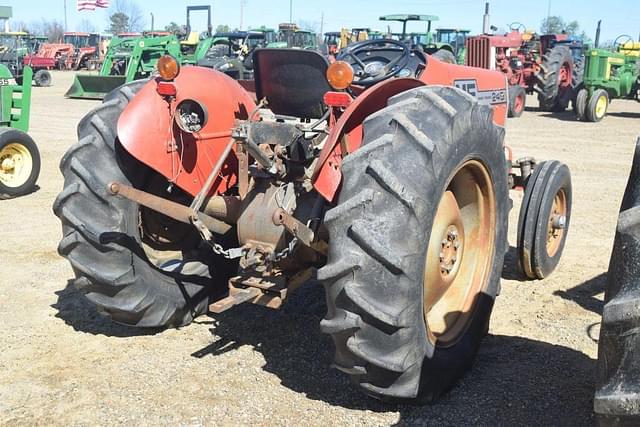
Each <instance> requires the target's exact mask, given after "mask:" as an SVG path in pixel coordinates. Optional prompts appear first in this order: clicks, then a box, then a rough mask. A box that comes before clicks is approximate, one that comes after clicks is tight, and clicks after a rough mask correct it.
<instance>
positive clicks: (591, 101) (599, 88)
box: [574, 35, 640, 122]
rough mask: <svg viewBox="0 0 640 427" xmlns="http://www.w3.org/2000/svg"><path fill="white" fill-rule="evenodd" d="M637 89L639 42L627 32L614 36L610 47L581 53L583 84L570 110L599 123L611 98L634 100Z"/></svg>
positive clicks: (581, 117)
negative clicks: (612, 45)
mask: <svg viewBox="0 0 640 427" xmlns="http://www.w3.org/2000/svg"><path fill="white" fill-rule="evenodd" d="M639 90H640V43H639V42H635V41H634V40H633V38H631V37H630V36H627V35H622V36H620V37H618V38H617V39H616V40H615V42H614V50H613V51H609V50H606V49H599V48H594V49H591V50H589V51H587V53H586V55H585V65H584V77H583V84H582V86H581V88H580V89H579V90H578V94H577V95H576V100H575V104H574V110H575V113H576V117H577V119H578V120H582V121H587V122H599V121H600V120H602V119H603V118H604V116H606V114H607V109H608V107H609V103H610V102H611V100H613V99H616V98H626V99H635V100H636V101H639V100H640V99H638V91H639Z"/></svg>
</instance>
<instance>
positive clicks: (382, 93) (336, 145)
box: [313, 78, 424, 202]
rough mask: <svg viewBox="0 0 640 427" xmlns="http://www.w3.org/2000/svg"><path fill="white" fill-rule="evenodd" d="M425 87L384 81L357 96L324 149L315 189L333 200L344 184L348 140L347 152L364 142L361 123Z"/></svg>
mask: <svg viewBox="0 0 640 427" xmlns="http://www.w3.org/2000/svg"><path fill="white" fill-rule="evenodd" d="M420 86H424V83H423V82H421V81H420V80H417V79H413V78H400V79H389V80H384V81H382V82H380V83H378V84H376V85H375V86H373V87H372V88H371V89H369V90H367V91H365V92H364V93H362V94H361V95H360V96H358V97H357V98H356V99H355V100H354V101H353V102H352V103H351V104H350V105H349V106H348V107H347V108H346V109H345V111H344V112H343V113H342V115H341V116H340V118H339V119H338V121H337V122H336V124H335V126H333V128H331V131H330V133H329V136H328V138H327V140H326V141H325V143H324V146H323V147H322V151H321V152H320V157H319V158H318V163H317V165H316V168H315V170H314V173H313V186H314V188H315V189H316V191H317V192H318V193H320V194H321V195H322V196H323V197H324V198H325V199H327V200H328V201H330V202H331V201H333V199H334V197H335V195H336V192H337V190H338V188H339V187H340V182H341V181H342V172H341V165H342V157H343V156H342V149H341V144H340V141H341V140H342V139H343V138H345V142H346V147H347V151H349V152H353V151H355V150H357V149H358V147H360V144H361V143H362V122H363V121H364V120H365V119H366V118H367V117H368V116H370V115H371V114H373V113H374V112H376V111H378V110H381V109H383V108H384V107H386V105H387V101H388V100H389V98H391V97H392V96H394V95H397V94H399V93H401V92H404V91H407V90H409V89H413V88H416V87H420Z"/></svg>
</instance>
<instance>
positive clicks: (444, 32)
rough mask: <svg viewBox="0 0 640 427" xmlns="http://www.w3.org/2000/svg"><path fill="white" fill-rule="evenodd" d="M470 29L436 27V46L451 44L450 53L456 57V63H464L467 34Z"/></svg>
mask: <svg viewBox="0 0 640 427" xmlns="http://www.w3.org/2000/svg"><path fill="white" fill-rule="evenodd" d="M470 32H471V30H460V29H457V28H437V29H436V46H440V48H442V47H444V46H451V50H452V53H453V55H454V57H455V58H456V63H458V64H460V65H464V61H465V59H466V55H467V48H466V43H467V35H468V34H469V33H470Z"/></svg>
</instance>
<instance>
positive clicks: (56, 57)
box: [23, 43, 74, 87]
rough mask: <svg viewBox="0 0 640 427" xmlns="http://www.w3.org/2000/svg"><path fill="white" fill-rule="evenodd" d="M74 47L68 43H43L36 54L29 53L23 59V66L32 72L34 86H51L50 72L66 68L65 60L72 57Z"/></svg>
mask: <svg viewBox="0 0 640 427" xmlns="http://www.w3.org/2000/svg"><path fill="white" fill-rule="evenodd" d="M73 53H74V47H73V45H72V44H69V43H44V44H42V45H41V46H40V49H38V52H36V53H30V54H28V55H25V57H24V60H23V62H24V65H28V66H30V67H31V68H32V69H33V71H34V74H33V81H34V83H35V84H36V86H42V87H47V86H51V81H52V78H51V73H49V71H50V70H53V69H58V70H63V69H65V68H66V58H68V57H69V56H72V55H73Z"/></svg>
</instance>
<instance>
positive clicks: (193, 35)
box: [180, 31, 200, 46]
mask: <svg viewBox="0 0 640 427" xmlns="http://www.w3.org/2000/svg"><path fill="white" fill-rule="evenodd" d="M199 41H200V33H199V32H197V31H191V32H190V33H189V37H187V39H186V40H182V41H181V42H180V44H181V45H187V46H195V45H197V44H198V42H199Z"/></svg>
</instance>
